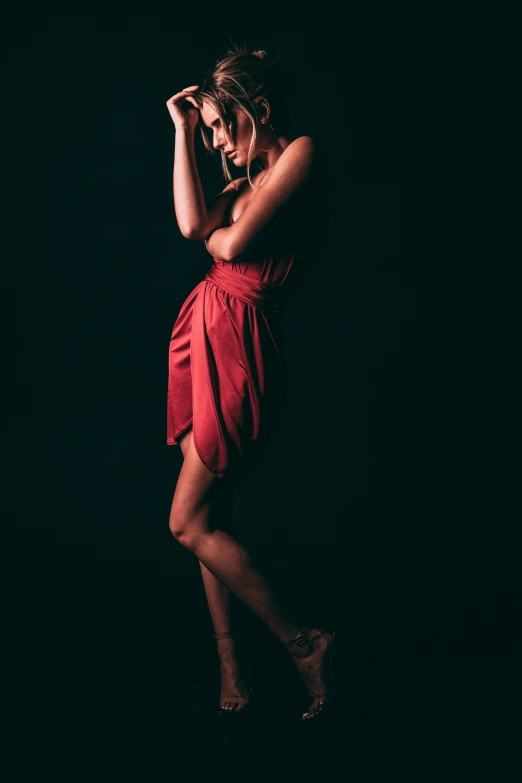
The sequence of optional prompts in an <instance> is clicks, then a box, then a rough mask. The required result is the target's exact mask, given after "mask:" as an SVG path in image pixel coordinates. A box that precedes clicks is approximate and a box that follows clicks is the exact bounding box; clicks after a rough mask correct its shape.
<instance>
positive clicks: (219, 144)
mask: <svg viewBox="0 0 522 783" xmlns="http://www.w3.org/2000/svg"><path fill="white" fill-rule="evenodd" d="M232 113H233V115H234V117H235V123H234V125H235V135H233V133H234V128H233V126H232V124H230V125H229V127H228V133H229V135H230V141H227V137H226V135H225V131H224V128H223V124H222V122H221V119H220V117H219V114H218V113H217V112H216V111H215V109H213V108H212V106H211V105H210V104H209V103H207V102H206V101H203V103H202V106H201V109H200V114H201V119H202V121H203V122H204V123H205V125H206V126H207V127H208V128H210V130H211V131H212V133H213V137H212V146H213V147H214V149H222V150H223V151H224V152H225V153H226V154H227V157H228V159H229V160H230V161H232V163H233V164H234V165H235V166H246V164H247V158H248V150H249V147H250V140H251V138H252V123H251V122H250V119H249V118H248V117H247V115H246V114H245V113H244V112H242V111H241V110H239V109H234V110H233V112H232ZM256 146H259V147H260V145H259V137H258V138H257V145H256ZM256 146H254V148H253V150H252V160H253V159H254V158H255V157H256V155H257V154H258V153H259V149H257V148H256Z"/></svg>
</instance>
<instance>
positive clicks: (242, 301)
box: [167, 216, 305, 479]
mask: <svg viewBox="0 0 522 783" xmlns="http://www.w3.org/2000/svg"><path fill="white" fill-rule="evenodd" d="M229 221H230V224H231V223H233V222H234V221H233V220H232V218H231V217H230V216H229ZM274 247H277V248H278V250H277V252H275V251H274V249H273V248H274ZM299 260H301V259H299ZM302 266H303V267H304V266H305V264H304V263H303V265H302ZM302 272H304V268H300V264H299V262H298V259H297V255H296V252H295V249H293V248H292V242H291V241H289V236H288V232H287V234H286V235H285V232H284V231H283V232H281V231H279V232H277V231H276V232H275V234H274V236H273V237H272V239H271V241H270V248H267V247H266V246H265V247H264V248H263V249H262V250H260V251H258V252H256V253H252V254H251V255H250V256H249V257H248V258H247V259H245V260H242V261H237V262H231V263H227V262H225V261H220V260H219V259H217V258H213V263H212V266H211V267H210V269H209V271H208V272H207V274H206V275H205V277H204V279H203V280H202V281H201V282H200V283H198V285H197V286H196V287H195V288H194V290H193V291H192V292H191V293H190V294H189V296H188V297H187V299H186V300H185V302H184V303H183V305H182V306H181V309H180V312H179V315H178V317H177V319H176V322H175V324H174V327H173V329H172V336H171V339H170V349H169V376H168V395H167V444H168V445H174V444H176V443H179V439H180V437H181V436H182V435H183V434H184V433H185V432H186V431H187V430H188V429H190V427H192V428H193V433H192V434H193V440H194V446H195V449H196V451H197V453H198V454H199V456H200V458H201V460H202V462H203V463H204V464H205V465H206V467H207V468H208V469H209V470H210V471H211V472H212V473H214V474H215V475H216V476H217V477H218V478H220V479H223V478H225V477H228V476H231V475H236V476H239V475H244V474H245V473H246V472H247V471H248V468H249V466H250V465H251V464H252V462H253V461H254V460H255V458H256V456H257V455H258V454H259V451H260V447H261V445H262V444H263V442H264V440H265V438H266V436H267V435H268V433H269V432H270V431H271V429H272V426H273V424H274V423H275V421H276V419H277V416H278V414H279V412H280V409H281V406H282V403H283V401H284V397H285V393H286V381H287V367H286V360H285V357H284V352H283V331H282V328H281V317H282V314H283V311H284V307H285V304H286V301H287V299H288V296H289V295H290V292H291V291H292V290H293V289H294V287H295V285H296V284H297V281H298V279H300V278H301V274H300V273H302Z"/></svg>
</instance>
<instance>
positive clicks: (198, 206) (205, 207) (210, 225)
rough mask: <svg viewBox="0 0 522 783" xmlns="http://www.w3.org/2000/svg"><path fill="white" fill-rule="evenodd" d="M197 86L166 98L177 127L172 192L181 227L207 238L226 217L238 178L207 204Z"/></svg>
mask: <svg viewBox="0 0 522 783" xmlns="http://www.w3.org/2000/svg"><path fill="white" fill-rule="evenodd" d="M197 88H198V85H192V87H186V88H185V89H184V90H181V92H178V93H176V94H175V95H173V96H172V98H170V99H169V100H168V101H167V108H168V110H169V113H170V115H171V117H172V120H173V122H174V125H175V127H176V137H175V143H174V172H173V176H172V179H173V193H174V211H175V213H176V218H177V221H178V226H179V229H180V231H181V233H182V234H183V236H184V237H187V239H199V240H201V239H205V238H206V237H208V236H209V235H210V234H211V233H212V232H213V231H214V230H215V229H216V228H218V227H219V226H221V225H223V219H224V216H225V212H226V210H227V207H228V206H229V204H230V201H231V200H232V199H233V198H234V193H235V189H234V185H235V181H234V182H231V183H229V185H227V187H226V188H225V189H224V191H222V193H219V194H218V195H217V196H214V197H213V198H212V199H210V201H209V202H208V203H207V202H205V197H204V195H203V188H202V187H201V180H200V178H199V173H198V169H197V165H196V154H195V148H194V132H195V130H196V126H197V124H198V121H199V118H200V113H199V104H198V102H197V101H196V99H195V97H194V95H193V94H192V93H193V91H194V90H197Z"/></svg>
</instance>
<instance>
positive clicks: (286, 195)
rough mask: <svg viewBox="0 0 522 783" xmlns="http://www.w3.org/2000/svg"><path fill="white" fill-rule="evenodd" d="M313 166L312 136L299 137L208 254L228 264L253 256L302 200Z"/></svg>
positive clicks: (216, 233) (216, 236) (215, 237)
mask: <svg viewBox="0 0 522 783" xmlns="http://www.w3.org/2000/svg"><path fill="white" fill-rule="evenodd" d="M313 165H314V144H313V140H312V139H311V137H310V136H300V137H299V138H297V139H295V140H294V141H293V142H292V143H291V144H289V145H288V147H287V148H286V149H285V151H284V152H283V153H282V155H281V156H280V158H279V159H278V161H277V163H276V164H275V165H274V169H273V173H272V174H271V175H270V179H269V180H268V182H267V183H266V185H264V186H263V187H261V188H260V189H259V190H258V192H257V193H255V194H254V196H252V198H251V200H250V202H249V204H248V206H247V207H246V208H245V209H244V210H243V212H242V213H241V215H240V216H239V218H238V219H237V220H236V222H235V223H233V224H232V225H231V226H228V227H226V228H219V229H218V230H217V231H214V233H213V234H212V236H210V237H209V239H207V241H206V242H205V246H206V248H207V250H208V252H209V253H210V254H211V255H212V256H213V257H214V258H218V259H219V260H221V261H226V262H232V261H239V260H241V259H242V258H245V257H246V256H248V255H250V254H251V253H252V252H253V251H254V250H255V249H256V247H258V245H259V244H261V242H262V241H264V239H265V238H266V236H267V234H269V233H270V232H271V231H273V229H274V228H275V227H276V226H277V225H278V224H279V223H280V222H281V219H282V218H284V217H285V215H286V212H287V210H288V208H289V207H290V206H292V205H293V204H294V203H295V201H296V200H297V199H298V198H299V197H300V196H301V194H302V192H303V189H304V187H305V186H306V184H307V183H308V182H309V181H310V179H311V176H312V172H313Z"/></svg>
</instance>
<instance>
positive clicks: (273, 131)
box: [261, 120, 276, 152]
mask: <svg viewBox="0 0 522 783" xmlns="http://www.w3.org/2000/svg"><path fill="white" fill-rule="evenodd" d="M261 122H263V120H261ZM268 124H269V125H270V127H271V128H272V125H271V124H270V123H268ZM272 133H273V134H274V140H273V142H272V146H270V147H269V148H268V149H267V150H264V149H263V148H261V152H270V150H271V149H272V147H273V146H274V144H275V142H276V133H275V130H274V129H273V128H272Z"/></svg>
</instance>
